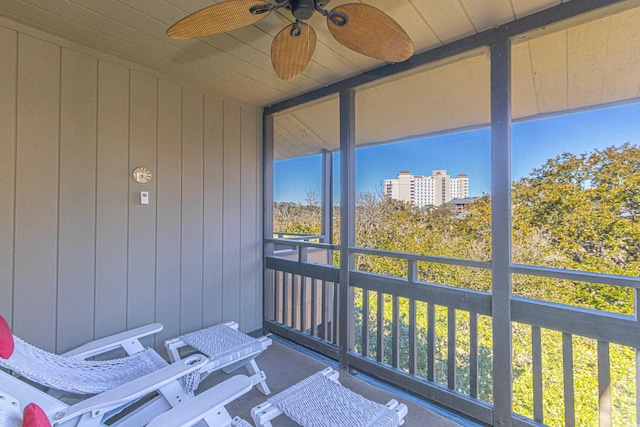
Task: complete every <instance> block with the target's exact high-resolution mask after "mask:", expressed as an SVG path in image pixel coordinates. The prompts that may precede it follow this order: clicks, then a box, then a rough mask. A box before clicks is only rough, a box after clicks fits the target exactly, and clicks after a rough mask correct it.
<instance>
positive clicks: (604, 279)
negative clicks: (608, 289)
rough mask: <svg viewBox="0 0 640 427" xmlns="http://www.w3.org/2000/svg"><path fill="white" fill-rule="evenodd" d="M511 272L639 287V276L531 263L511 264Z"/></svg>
mask: <svg viewBox="0 0 640 427" xmlns="http://www.w3.org/2000/svg"><path fill="white" fill-rule="evenodd" d="M510 270H511V273H513V274H525V275H529V276H540V277H551V278H554V279H563V280H573V281H579V282H588V283H599V284H603V285H612V286H624V287H629V288H634V289H640V277H632V276H618V275H615V274H601V273H591V272H587V271H576V270H564V269H561V268H551V267H536V266H533V265H524V264H513V265H512V266H511V268H510Z"/></svg>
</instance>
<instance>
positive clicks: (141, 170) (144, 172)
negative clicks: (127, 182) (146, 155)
mask: <svg viewBox="0 0 640 427" xmlns="http://www.w3.org/2000/svg"><path fill="white" fill-rule="evenodd" d="M133 179H135V180H136V181H137V182H139V183H140V184H146V183H147V182H149V181H151V172H149V169H147V168H145V167H144V166H138V167H137V168H135V169H134V170H133Z"/></svg>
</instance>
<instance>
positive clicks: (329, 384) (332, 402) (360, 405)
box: [268, 372, 400, 427]
mask: <svg viewBox="0 0 640 427" xmlns="http://www.w3.org/2000/svg"><path fill="white" fill-rule="evenodd" d="M268 401H269V402H270V403H272V404H274V405H275V406H276V407H277V408H278V409H279V410H281V411H282V412H283V413H284V414H286V415H287V416H288V417H289V418H291V419H292V420H294V421H295V422H297V423H298V424H300V425H302V426H305V427H311V426H313V427H365V426H366V427H396V426H397V425H398V423H399V422H400V420H399V417H398V415H397V414H396V413H395V412H394V411H392V410H391V409H389V408H387V407H386V406H384V405H381V404H379V403H376V402H372V401H370V400H368V399H366V398H364V397H362V396H360V395H359V394H357V393H354V392H352V391H351V390H349V389H347V388H345V387H343V386H342V385H340V383H338V382H337V381H332V380H330V379H329V378H327V377H326V376H325V375H322V373H321V372H318V373H316V374H314V375H312V376H310V377H308V378H306V379H304V380H302V381H300V382H299V383H298V384H296V385H294V386H291V387H289V388H288V389H286V390H284V391H282V392H280V393H278V394H277V395H275V396H273V397H272V398H270V399H268Z"/></svg>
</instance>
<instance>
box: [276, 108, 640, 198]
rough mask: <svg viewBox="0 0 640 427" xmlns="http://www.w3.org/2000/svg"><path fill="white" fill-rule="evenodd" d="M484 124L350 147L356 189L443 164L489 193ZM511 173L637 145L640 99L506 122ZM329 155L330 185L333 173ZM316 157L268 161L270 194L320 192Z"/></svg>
mask: <svg viewBox="0 0 640 427" xmlns="http://www.w3.org/2000/svg"><path fill="white" fill-rule="evenodd" d="M490 138H491V133H490V130H489V129H477V130H472V131H466V132H458V133H453V134H447V135H438V136H433V137H427V138H421V139H416V140H412V141H405V142H396V143H392V144H381V145H376V146H370V147H364V148H359V149H357V150H356V192H357V193H360V192H366V191H368V192H375V191H376V190H377V189H379V188H380V186H381V184H382V181H383V180H384V179H387V178H395V177H396V175H397V174H398V172H399V171H403V170H404V171H409V172H411V173H413V174H414V175H431V171H432V170H436V169H445V170H447V172H448V173H449V174H450V175H451V176H455V175H458V174H460V173H465V174H467V175H469V194H470V196H481V195H482V194H483V193H490V162H491V157H490V154H491V153H490ZM512 141H513V146H512V159H511V174H512V178H513V179H514V180H517V179H519V178H521V177H523V176H527V175H528V174H529V173H530V172H531V171H532V170H533V168H536V167H540V166H541V165H542V164H544V163H545V162H546V161H547V159H549V158H553V157H555V156H557V155H558V154H561V153H563V152H567V151H568V152H572V153H574V154H578V153H582V152H590V151H593V150H594V149H596V148H604V147H609V146H611V145H621V144H623V143H624V142H627V141H628V142H631V143H632V144H637V145H640V103H635V104H627V105H622V106H617V107H612V108H606V109H600V110H591V111H586V112H581V113H575V114H570V115H564V116H558V117H552V118H547V119H540V120H531V121H526V122H521V123H515V124H514V125H513V127H512ZM334 158H335V165H334V168H335V174H334V175H335V178H334V182H335V187H336V188H335V189H334V191H336V194H337V186H338V182H337V176H338V173H339V167H338V158H339V156H338V155H334ZM320 169H321V158H320V156H319V155H318V156H308V157H302V158H298V159H292V160H281V161H277V162H275V164H274V198H275V200H276V201H278V202H282V201H290V202H304V200H305V197H306V192H308V191H311V192H315V193H316V194H317V195H319V194H320Z"/></svg>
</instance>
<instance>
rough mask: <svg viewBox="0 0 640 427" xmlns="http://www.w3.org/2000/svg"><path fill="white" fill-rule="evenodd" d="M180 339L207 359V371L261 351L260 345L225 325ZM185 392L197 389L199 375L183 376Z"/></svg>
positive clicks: (257, 341) (183, 336) (196, 332)
mask: <svg viewBox="0 0 640 427" xmlns="http://www.w3.org/2000/svg"><path fill="white" fill-rule="evenodd" d="M180 339H181V340H182V341H184V342H185V343H187V344H188V345H190V346H191V347H193V348H195V349H196V350H198V351H200V352H201V353H204V354H205V355H206V356H207V357H209V363H208V365H207V370H209V368H211V369H210V370H213V369H216V368H218V367H219V366H222V365H226V364H227V363H230V362H233V361H234V360H240V359H242V358H244V357H245V356H247V355H249V354H251V353H255V352H259V351H261V350H262V343H261V342H260V341H259V340H257V339H255V338H253V337H250V336H249V335H247V334H244V333H242V332H240V331H238V330H236V329H233V328H230V327H228V326H227V325H216V326H212V327H210V328H206V329H201V330H199V331H195V332H191V333H189V334H185V335H181V336H180ZM184 381H185V387H186V388H187V390H195V389H196V388H198V382H199V381H200V373H199V372H192V373H190V374H188V375H187V376H185V379H184Z"/></svg>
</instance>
